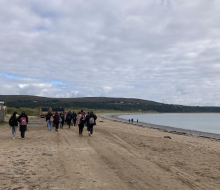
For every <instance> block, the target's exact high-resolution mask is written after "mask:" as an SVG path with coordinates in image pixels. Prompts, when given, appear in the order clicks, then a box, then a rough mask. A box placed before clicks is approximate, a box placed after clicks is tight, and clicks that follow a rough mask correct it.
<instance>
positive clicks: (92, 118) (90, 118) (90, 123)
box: [86, 112, 97, 136]
mask: <svg viewBox="0 0 220 190" xmlns="http://www.w3.org/2000/svg"><path fill="white" fill-rule="evenodd" d="M96 119H97V116H96V115H95V114H94V113H93V112H90V114H89V115H87V116H86V122H87V126H88V131H89V136H92V134H93V126H94V125H96Z"/></svg>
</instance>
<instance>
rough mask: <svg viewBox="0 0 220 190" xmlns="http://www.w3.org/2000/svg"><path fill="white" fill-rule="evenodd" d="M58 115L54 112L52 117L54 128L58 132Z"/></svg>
mask: <svg viewBox="0 0 220 190" xmlns="http://www.w3.org/2000/svg"><path fill="white" fill-rule="evenodd" d="M59 118H60V116H59V114H58V113H57V112H56V113H55V115H54V123H55V127H56V131H58V128H59V122H60V121H59Z"/></svg>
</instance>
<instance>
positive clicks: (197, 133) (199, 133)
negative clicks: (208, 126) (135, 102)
mask: <svg viewBox="0 0 220 190" xmlns="http://www.w3.org/2000/svg"><path fill="white" fill-rule="evenodd" d="M120 115H136V114H132V113H129V114H102V115H100V116H101V117H102V118H105V119H109V120H113V121H116V122H123V123H127V124H131V125H136V126H139V127H148V128H153V129H158V130H162V131H164V132H168V133H174V134H178V135H195V136H199V137H203V138H209V139H217V140H220V134H216V133H208V132H202V131H196V130H190V129H182V128H176V127H169V126H164V125H156V124H151V123H145V122H138V123H137V122H136V121H134V122H133V124H132V123H128V121H127V120H126V119H122V118H119V117H118V116H120Z"/></svg>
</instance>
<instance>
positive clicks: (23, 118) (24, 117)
mask: <svg viewBox="0 0 220 190" xmlns="http://www.w3.org/2000/svg"><path fill="white" fill-rule="evenodd" d="M18 122H19V123H20V131H21V138H22V139H24V136H25V131H27V124H28V116H27V115H26V114H25V112H24V111H23V112H22V113H21V115H20V116H19V117H18Z"/></svg>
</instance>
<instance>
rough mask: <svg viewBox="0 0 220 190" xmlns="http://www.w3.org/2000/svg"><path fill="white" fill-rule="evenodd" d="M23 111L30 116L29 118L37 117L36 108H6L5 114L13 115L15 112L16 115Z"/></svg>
mask: <svg viewBox="0 0 220 190" xmlns="http://www.w3.org/2000/svg"><path fill="white" fill-rule="evenodd" d="M22 111H24V112H25V113H26V114H27V115H31V116H38V115H39V114H38V108H33V109H32V108H25V107H21V108H13V107H8V108H7V114H13V113H14V112H17V113H18V115H20V114H21V112H22Z"/></svg>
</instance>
